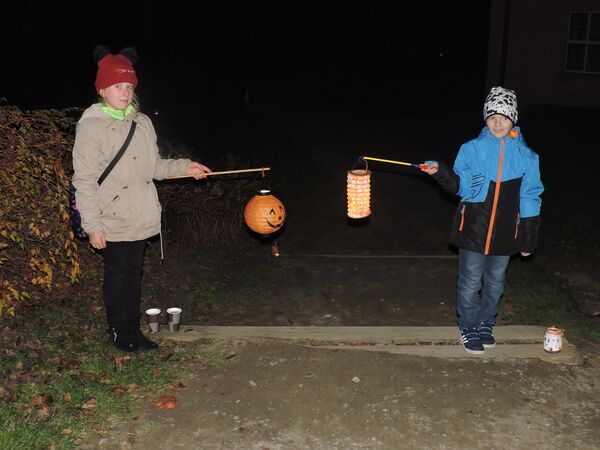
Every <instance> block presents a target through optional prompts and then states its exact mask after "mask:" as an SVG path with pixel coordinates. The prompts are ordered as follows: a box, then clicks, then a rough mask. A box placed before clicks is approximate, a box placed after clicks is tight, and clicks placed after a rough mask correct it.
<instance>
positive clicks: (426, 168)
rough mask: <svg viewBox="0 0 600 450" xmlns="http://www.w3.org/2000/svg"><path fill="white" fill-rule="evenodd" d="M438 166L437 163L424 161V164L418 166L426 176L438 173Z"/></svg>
mask: <svg viewBox="0 0 600 450" xmlns="http://www.w3.org/2000/svg"><path fill="white" fill-rule="evenodd" d="M438 167H439V164H438V162H437V161H425V164H422V165H421V166H420V168H421V170H422V171H423V172H425V173H427V174H428V175H433V174H434V173H436V172H437V171H438Z"/></svg>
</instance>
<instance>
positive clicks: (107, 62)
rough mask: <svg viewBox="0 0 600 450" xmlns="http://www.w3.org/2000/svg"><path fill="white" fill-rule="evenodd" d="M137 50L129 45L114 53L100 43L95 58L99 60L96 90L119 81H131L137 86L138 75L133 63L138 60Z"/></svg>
mask: <svg viewBox="0 0 600 450" xmlns="http://www.w3.org/2000/svg"><path fill="white" fill-rule="evenodd" d="M137 59H138V57H137V52H136V51H135V49H134V48H133V47H127V48H124V49H123V50H121V51H120V52H119V53H118V54H116V55H113V54H111V53H110V51H109V50H108V48H106V47H104V46H102V45H98V46H96V48H95V49H94V60H95V61H97V62H98V72H97V73H96V83H95V86H96V92H98V93H100V89H105V88H107V87H109V86H112V85H113V84H117V83H131V84H133V87H136V86H137V76H136V73H135V69H134V68H133V64H134V63H135V62H137Z"/></svg>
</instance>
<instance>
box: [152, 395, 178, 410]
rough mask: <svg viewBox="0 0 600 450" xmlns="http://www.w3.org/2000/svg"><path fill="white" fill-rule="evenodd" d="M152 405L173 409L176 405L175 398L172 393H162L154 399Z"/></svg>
mask: <svg viewBox="0 0 600 450" xmlns="http://www.w3.org/2000/svg"><path fill="white" fill-rule="evenodd" d="M154 405H156V406H157V407H158V408H160V409H175V408H176V407H177V399H176V398H175V397H173V396H172V395H166V394H163V395H161V396H160V397H159V398H158V399H156V400H154Z"/></svg>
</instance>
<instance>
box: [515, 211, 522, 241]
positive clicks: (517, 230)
mask: <svg viewBox="0 0 600 450" xmlns="http://www.w3.org/2000/svg"><path fill="white" fill-rule="evenodd" d="M519 223H521V213H518V214H517V224H516V225H515V239H517V237H518V236H519Z"/></svg>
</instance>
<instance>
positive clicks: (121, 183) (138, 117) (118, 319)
mask: <svg viewBox="0 0 600 450" xmlns="http://www.w3.org/2000/svg"><path fill="white" fill-rule="evenodd" d="M94 57H95V60H96V61H97V63H98V72H97V75H96V83H95V86H96V92H97V93H98V94H99V96H100V102H99V103H96V104H94V105H92V106H90V107H89V108H88V109H86V110H85V111H84V113H83V115H82V117H81V119H80V120H79V122H78V124H77V131H76V136H75V145H74V147H73V169H74V175H73V185H74V186H75V189H76V194H75V195H76V199H77V206H78V208H79V211H80V213H81V221H82V226H83V229H84V230H85V231H86V232H87V233H88V235H89V239H90V244H91V245H92V247H94V248H95V249H98V250H102V255H103V258H104V281H103V287H102V295H103V299H104V306H105V309H106V318H107V321H108V327H109V330H110V332H111V333H112V335H113V342H114V345H115V347H116V348H117V349H119V350H121V351H123V352H128V353H133V352H137V351H147V350H153V349H156V348H158V345H157V344H156V343H154V342H152V341H150V340H149V339H147V338H146V337H145V336H144V335H143V334H142V332H141V331H140V293H141V281H142V268H143V260H144V251H145V248H146V240H147V239H148V238H150V237H152V236H155V235H157V234H159V233H160V229H161V225H160V219H161V217H160V216H161V206H160V203H159V201H158V194H157V192H156V187H155V186H154V182H153V179H156V180H161V179H163V178H165V177H168V176H175V175H190V176H193V177H194V178H195V179H200V178H203V177H204V176H205V175H204V174H205V173H208V172H211V170H210V169H209V168H208V167H206V166H204V165H202V164H199V163H197V162H192V161H190V160H188V159H161V158H160V156H159V153H158V146H157V144H156V133H155V131H154V127H153V126H152V122H151V121H150V119H149V118H148V116H146V115H145V114H142V113H141V112H139V111H138V110H137V108H136V102H135V96H134V89H135V88H136V86H137V82H138V80H137V76H136V72H135V69H134V68H133V64H134V63H135V62H136V60H137V53H136V51H135V49H133V48H126V49H123V50H121V52H120V53H119V54H116V55H114V54H110V52H109V51H108V49H107V48H106V47H102V46H98V47H96V50H95V51H94ZM132 127H133V129H132ZM131 133H132V134H131ZM130 134H131V136H129V135H130ZM128 136H129V139H130V140H128ZM126 140H128V145H127V147H126V149H125V150H124V153H123V154H122V157H121V158H120V159H118V161H117V163H116V165H114V167H113V168H112V170H111V171H110V173H109V174H108V176H106V178H105V179H104V180H103V182H102V183H101V184H98V180H99V178H100V176H101V174H102V173H103V172H104V170H105V169H106V168H107V166H108V165H109V164H110V163H111V161H113V158H114V157H115V155H116V154H117V153H118V152H119V150H120V149H121V148H122V147H123V146H124V143H125V142H126Z"/></svg>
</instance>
